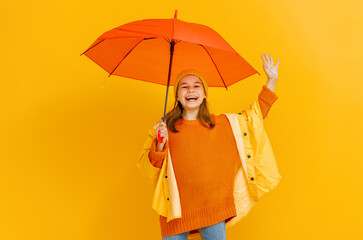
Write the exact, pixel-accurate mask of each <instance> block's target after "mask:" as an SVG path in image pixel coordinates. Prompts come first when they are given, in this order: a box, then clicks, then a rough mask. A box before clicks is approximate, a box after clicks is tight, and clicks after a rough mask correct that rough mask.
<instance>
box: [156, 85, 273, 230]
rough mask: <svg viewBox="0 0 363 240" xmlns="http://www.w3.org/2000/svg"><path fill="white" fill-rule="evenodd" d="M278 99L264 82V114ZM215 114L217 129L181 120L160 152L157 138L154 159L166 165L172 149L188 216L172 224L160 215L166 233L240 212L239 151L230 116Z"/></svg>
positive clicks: (198, 226) (206, 223)
mask: <svg viewBox="0 0 363 240" xmlns="http://www.w3.org/2000/svg"><path fill="white" fill-rule="evenodd" d="M276 100H277V95H276V94H275V93H273V92H272V91H270V90H269V89H268V88H267V87H266V86H263V88H262V91H261V92H260V94H259V104H260V107H261V111H262V115H263V118H265V117H266V115H267V113H268V111H269V109H270V107H271V105H272V104H273V102H275V101H276ZM212 117H213V119H214V121H215V124H216V125H215V127H214V128H213V129H209V128H207V127H204V126H203V125H201V123H200V121H199V120H186V119H183V118H181V119H179V120H178V121H177V122H176V123H175V127H176V129H177V130H178V131H180V132H178V133H174V132H171V131H168V136H169V141H167V142H166V144H165V146H164V150H163V151H162V152H157V151H156V143H157V139H156V138H155V139H154V141H153V144H152V148H151V151H150V153H149V159H150V162H151V163H152V164H153V165H154V166H155V167H158V168H161V166H162V163H163V162H162V161H163V159H164V157H165V154H166V153H167V151H168V148H170V155H171V159H172V162H173V167H174V171H175V177H176V181H177V185H178V190H179V196H180V204H181V212H182V218H177V219H174V220H172V221H170V222H169V223H167V222H166V217H164V216H160V227H161V235H162V236H171V235H176V234H179V233H183V232H187V231H192V232H195V231H197V230H196V229H198V228H202V227H206V226H210V225H213V224H216V223H219V222H221V221H223V220H226V221H228V220H230V219H231V218H233V217H235V216H236V209H235V205H234V197H233V187H234V176H235V164H236V161H239V155H238V151H237V147H236V143H235V139H234V136H233V132H232V129H231V127H230V124H229V121H228V119H227V117H226V116H225V115H223V114H221V115H218V116H215V115H214V114H212Z"/></svg>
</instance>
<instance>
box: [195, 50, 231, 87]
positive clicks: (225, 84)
mask: <svg viewBox="0 0 363 240" xmlns="http://www.w3.org/2000/svg"><path fill="white" fill-rule="evenodd" d="M198 45H199V46H202V47H203V48H204V50H205V51H206V52H207V54H208V56H209V58H210V59H211V60H212V62H213V65H214V67H215V68H216V69H217V72H218V74H219V76H220V77H221V79H222V82H223V84H224V86H225V87H226V90H228V88H227V86H226V83H225V82H224V80H223V77H222V75H221V73H220V72H219V69H218V67H217V65H216V63H215V62H214V60H213V58H212V56H211V55H210V54H209V52H208V50H207V49H206V48H205V47H204V46H203V45H202V44H198Z"/></svg>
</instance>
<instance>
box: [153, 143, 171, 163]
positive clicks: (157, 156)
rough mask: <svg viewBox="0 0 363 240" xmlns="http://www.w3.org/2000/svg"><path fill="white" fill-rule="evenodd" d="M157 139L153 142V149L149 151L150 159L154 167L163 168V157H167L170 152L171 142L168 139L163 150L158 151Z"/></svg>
mask: <svg viewBox="0 0 363 240" xmlns="http://www.w3.org/2000/svg"><path fill="white" fill-rule="evenodd" d="M157 141H158V139H157V138H155V139H154V141H153V142H152V144H151V150H150V152H149V159H150V163H151V164H152V165H153V166H154V167H157V168H161V166H162V165H163V159H164V158H165V155H166V154H167V152H168V148H169V143H168V140H166V142H165V145H164V148H163V151H162V152H159V151H156V143H157Z"/></svg>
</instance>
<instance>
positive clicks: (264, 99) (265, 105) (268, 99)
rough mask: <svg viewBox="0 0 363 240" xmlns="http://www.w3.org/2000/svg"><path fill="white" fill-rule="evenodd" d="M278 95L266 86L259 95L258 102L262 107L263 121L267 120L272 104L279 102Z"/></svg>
mask: <svg viewBox="0 0 363 240" xmlns="http://www.w3.org/2000/svg"><path fill="white" fill-rule="evenodd" d="M277 98H278V97H277V95H276V93H274V92H272V91H271V90H270V89H269V88H268V87H266V85H263V86H262V90H261V92H260V94H259V95H258V102H259V104H260V107H261V112H262V116H263V119H265V118H266V116H267V113H268V112H269V111H270V108H271V106H272V104H273V103H274V102H275V101H276V100H277Z"/></svg>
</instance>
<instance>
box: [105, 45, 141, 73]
mask: <svg viewBox="0 0 363 240" xmlns="http://www.w3.org/2000/svg"><path fill="white" fill-rule="evenodd" d="M143 40H144V39H141V41H139V42H138V43H136V44H135V46H133V48H131V49H130V51H129V52H128V53H127V54H126V55H125V57H123V58H122V59H121V61H120V62H119V63H118V64H117V66H116V67H115V68H114V69H113V70H112V72H111V73H110V75H109V77H110V76H111V75H112V73H113V72H114V71H115V70H116V68H118V66H120V64H121V63H122V61H123V60H125V58H126V57H127V56H128V55H129V54H130V52H131V51H132V50H134V49H135V47H136V46H137V45H139V44H140V43H141V42H142V41H143Z"/></svg>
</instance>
